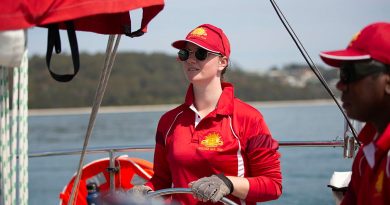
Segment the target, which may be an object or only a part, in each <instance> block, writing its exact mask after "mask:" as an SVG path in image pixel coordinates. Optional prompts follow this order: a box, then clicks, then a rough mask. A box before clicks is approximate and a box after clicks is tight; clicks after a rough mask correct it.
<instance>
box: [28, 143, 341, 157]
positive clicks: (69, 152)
mask: <svg viewBox="0 0 390 205" xmlns="http://www.w3.org/2000/svg"><path fill="white" fill-rule="evenodd" d="M279 146H281V147H345V144H344V140H332V141H279ZM153 150H154V145H134V146H112V147H93V148H88V149H87V150H86V152H87V153H88V154H104V153H117V152H150V151H153ZM81 151H82V150H81V149H66V150H55V151H42V152H32V153H29V155H28V156H29V157H30V158H33V157H49V156H62V155H78V154H81Z"/></svg>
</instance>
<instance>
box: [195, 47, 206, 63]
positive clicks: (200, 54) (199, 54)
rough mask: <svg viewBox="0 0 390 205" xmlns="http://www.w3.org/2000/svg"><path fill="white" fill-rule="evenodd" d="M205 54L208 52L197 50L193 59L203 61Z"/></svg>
mask: <svg viewBox="0 0 390 205" xmlns="http://www.w3.org/2000/svg"><path fill="white" fill-rule="evenodd" d="M207 53H208V51H207V50H205V49H203V48H199V49H198V50H197V51H196V52H195V57H196V59H198V60H200V61H202V60H205V59H206V58H207Z"/></svg>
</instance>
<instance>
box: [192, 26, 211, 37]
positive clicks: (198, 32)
mask: <svg viewBox="0 0 390 205" xmlns="http://www.w3.org/2000/svg"><path fill="white" fill-rule="evenodd" d="M190 36H191V37H192V36H194V37H198V38H202V39H206V38H207V32H206V29H205V28H203V27H199V28H196V29H194V30H192V31H191V33H190Z"/></svg>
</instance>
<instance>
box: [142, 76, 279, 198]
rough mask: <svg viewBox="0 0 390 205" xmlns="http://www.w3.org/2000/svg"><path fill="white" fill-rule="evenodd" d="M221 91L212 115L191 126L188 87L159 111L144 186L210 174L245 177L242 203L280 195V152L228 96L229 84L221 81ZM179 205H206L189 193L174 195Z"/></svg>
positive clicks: (257, 116) (261, 125) (181, 183)
mask: <svg viewBox="0 0 390 205" xmlns="http://www.w3.org/2000/svg"><path fill="white" fill-rule="evenodd" d="M222 87H223V93H222V95H221V97H220V99H219V101H218V105H217V107H216V109H215V110H214V111H212V112H211V113H209V114H208V115H207V116H205V117H204V118H203V119H201V120H200V121H199V120H198V123H197V125H196V126H195V121H197V120H196V117H197V114H196V111H195V110H193V109H192V108H191V105H192V104H193V102H194V99H193V98H194V95H193V88H192V85H190V86H189V89H188V91H187V95H186V100H185V103H184V104H182V105H180V106H178V107H177V108H175V109H173V110H171V111H169V112H167V113H165V114H164V115H163V116H162V117H161V119H160V121H159V124H158V127H157V134H156V148H155V154H154V176H153V178H152V179H151V180H150V181H149V182H148V183H147V184H146V185H147V186H150V187H151V188H152V189H154V190H158V189H164V188H170V187H177V188H187V187H188V183H189V182H192V181H195V180H197V179H199V178H202V177H206V176H210V175H212V174H218V173H224V174H225V175H227V176H240V177H246V178H247V179H248V181H249V184H250V189H249V193H248V195H247V198H246V202H244V201H240V200H239V199H238V198H236V197H233V196H228V197H229V198H230V199H232V200H234V201H236V202H237V203H239V204H245V203H246V204H256V203H255V202H261V201H267V200H273V199H276V198H278V197H279V196H280V195H281V192H282V175H281V171H280V161H279V157H280V154H279V152H278V151H277V149H278V146H279V144H278V142H277V141H275V140H274V139H273V138H272V136H271V133H270V131H269V130H268V127H267V125H266V124H265V121H264V119H263V116H262V115H261V113H260V112H259V111H258V110H257V109H255V108H253V107H251V106H250V105H248V104H246V103H244V102H242V101H240V100H239V99H237V98H235V97H234V92H233V90H234V89H233V86H232V85H231V84H229V83H222ZM173 200H175V201H178V202H180V203H182V204H186V205H189V204H211V203H203V202H200V201H197V200H196V199H194V198H193V196H192V195H190V194H175V195H173Z"/></svg>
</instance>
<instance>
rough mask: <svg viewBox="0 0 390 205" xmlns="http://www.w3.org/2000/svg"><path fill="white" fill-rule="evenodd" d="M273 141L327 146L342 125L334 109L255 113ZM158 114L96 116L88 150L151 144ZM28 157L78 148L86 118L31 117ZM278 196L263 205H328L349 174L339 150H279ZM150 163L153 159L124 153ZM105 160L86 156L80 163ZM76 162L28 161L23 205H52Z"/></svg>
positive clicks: (276, 109) (272, 109)
mask: <svg viewBox="0 0 390 205" xmlns="http://www.w3.org/2000/svg"><path fill="white" fill-rule="evenodd" d="M260 110H261V112H262V113H263V115H264V117H265V119H266V122H267V124H268V126H269V128H270V130H271V132H272V134H273V136H274V138H275V139H277V140H281V141H289V140H290V141H297V140H333V139H335V138H336V137H337V136H342V133H343V129H344V121H343V118H342V114H341V113H340V111H339V110H338V109H337V107H336V106H334V105H312V106H308V105H305V106H303V105H302V106H296V105H294V106H281V107H265V108H260ZM162 114H163V112H132V113H121V114H118V113H116V114H100V115H99V116H98V118H97V120H96V124H95V128H94V131H93V134H92V136H91V139H90V142H89V147H102V146H122V145H145V144H153V143H154V134H155V128H156V126H157V121H158V119H159V117H160V116H161V115H162ZM29 120H30V121H29V140H30V141H29V151H30V152H39V151H48V150H64V149H72V148H81V147H82V144H83V137H84V135H85V132H86V127H87V125H88V120H89V115H56V116H31V117H30V118H29ZM280 151H281V153H282V158H281V162H282V169H283V195H282V197H281V198H280V199H279V200H277V201H273V202H268V203H265V204H291V205H295V204H296V205H298V204H316V205H325V204H334V203H333V198H332V195H331V191H330V189H329V188H327V184H328V182H329V179H330V177H331V175H332V173H333V171H347V170H350V167H351V163H352V160H350V159H344V158H343V156H342V153H343V150H342V148H291V147H288V148H287V147H281V148H280ZM124 154H127V155H129V156H134V157H143V158H145V159H148V160H152V157H153V153H144V152H143V153H124ZM101 157H108V156H107V155H90V156H88V157H87V158H86V161H85V162H86V163H87V162H90V161H92V160H94V159H97V158H101ZM78 161H79V156H63V157H40V158H30V162H29V163H30V164H29V174H30V175H29V180H30V181H29V190H30V198H29V200H30V201H29V202H30V203H29V204H31V205H42V204H50V205H51V204H58V201H59V200H58V196H59V193H60V192H61V191H62V189H63V187H64V186H65V184H67V183H68V181H69V180H70V178H71V177H72V176H73V174H74V172H75V171H76V169H77V164H78Z"/></svg>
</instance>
